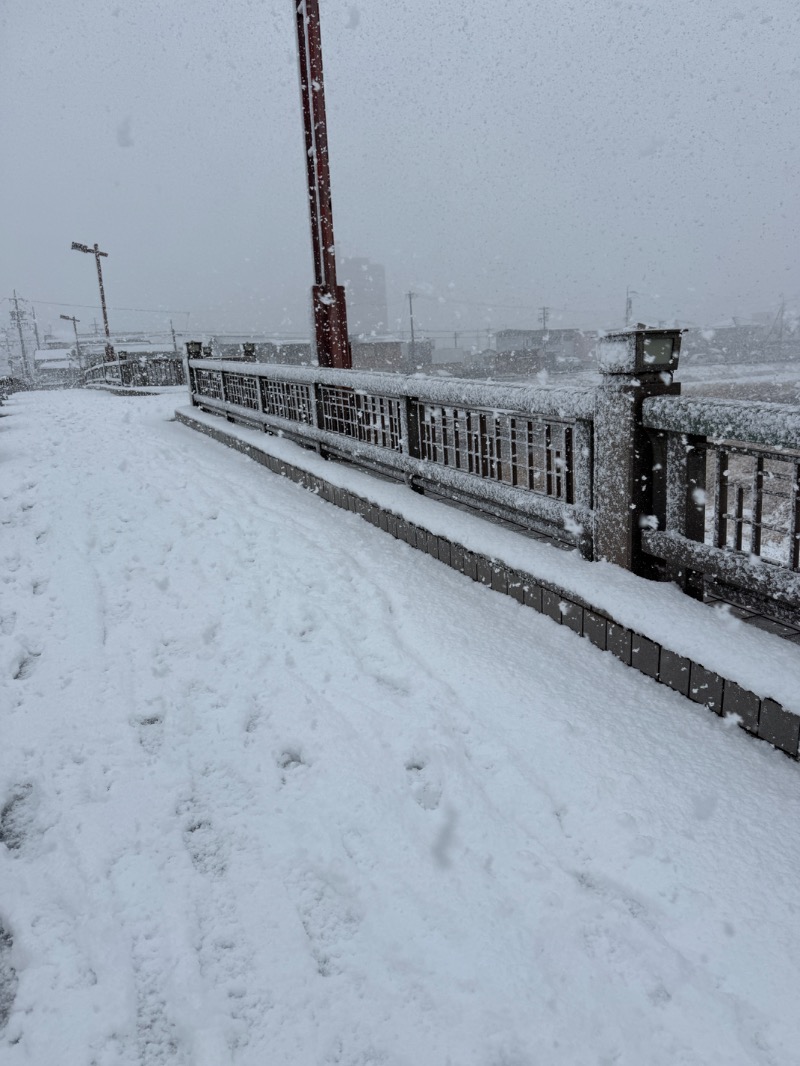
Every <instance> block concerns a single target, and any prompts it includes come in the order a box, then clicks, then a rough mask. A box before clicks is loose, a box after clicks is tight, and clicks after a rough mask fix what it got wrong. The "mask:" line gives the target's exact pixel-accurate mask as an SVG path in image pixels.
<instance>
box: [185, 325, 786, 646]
mask: <svg viewBox="0 0 800 1066" xmlns="http://www.w3.org/2000/svg"><path fill="white" fill-rule="evenodd" d="M644 339H645V341H646V340H647V337H645V338H644ZM198 347H199V346H198ZM643 350H644V354H645V356H646V355H647V350H646V347H645V348H644V349H643ZM669 365H670V367H672V366H673V365H677V356H675V357H674V362H673V363H670V364H669ZM187 366H188V368H189V387H190V391H191V396H192V402H193V403H194V404H196V405H198V406H200V407H201V408H204V409H206V410H208V411H211V412H215V413H218V414H221V415H224V416H225V417H226V418H228V419H229V420H231V421H237V422H243V423H245V424H248V425H251V426H257V427H260V428H263V429H265V430H267V431H270V432H274V433H281V434H283V435H284V436H286V437H288V438H289V439H291V440H294V441H297V442H298V443H300V444H303V445H306V446H311V447H314V448H316V449H317V450H318V451H321V452H322V453H323V454H326V455H329V456H333V457H338V458H341V459H346V460H348V461H349V462H352V463H355V464H358V465H359V466H362V467H367V468H370V469H373V470H376V471H378V472H379V473H382V474H384V475H387V474H388V475H389V476H392V477H400V478H404V479H405V480H406V482H407V483H409V484H410V485H411V486H412V487H413V488H416V489H418V490H420V491H424V492H426V493H429V494H433V495H437V496H439V497H442V498H445V499H449V500H452V501H455V502H457V503H459V504H462V505H465V506H468V507H470V508H472V509H474V510H477V511H481V512H485V513H487V514H490V515H493V516H495V517H497V518H500V519H503V520H505V521H508V522H511V523H513V524H514V525H516V526H517V527H524V528H526V529H527V530H529V531H531V532H532V533H534V534H537V535H541V536H546V537H549V538H551V539H552V540H554V541H556V542H557V543H559V544H561V545H563V546H567V547H577V548H578V549H579V550H580V551H581V553H582V554H583V555H584V556H585V557H586V558H588V559H606V560H609V561H611V562H615V563H617V564H618V565H620V566H623V567H625V568H626V569H629V570H632V571H633V572H634V573H637V574H640V575H642V576H646V577H651V578H656V579H671V580H674V581H676V582H677V583H678V584H679V585H680V586H681V587H682V588H683V589H684V591H686V592H687V593H689V594H690V595H693V596H696V597H700V598H702V597H703V596H705V595H706V594H708V593H712V594H714V595H717V596H720V597H722V598H724V599H727V600H730V601H732V602H735V603H739V604H741V605H742V606H745V607H749V608H752V609H754V610H757V611H760V612H763V613H765V614H768V615H771V616H773V617H778V618H782V619H784V620H786V621H789V622H792V623H794V624H795V625H800V408H797V407H793V406H790V405H783V404H759V403H746V402H727V401H713V400H706V399H703V400H699V399H697V400H692V399H687V398H684V397H681V396H680V386H679V385H677V384H673V383H672V381H671V375H670V374H668V373H664V372H657V371H650V370H649V368H648V367H647V365H646V358H645V365H644V368H643V369H642V367H641V366H640V367H639V368H638V369H635V368H634V369H633V370H632V371H631V372H630V373H628V372H627V371H626V370H625V369H624V366H623V364H621V363H620V364H618V365H615V364H614V363H613V362H612V363H611V365H610V369H609V370H607V371H606V377H605V378H604V381H603V384H601V385H599V386H597V387H589V388H569V387H566V386H559V387H537V386H529V385H514V384H491V383H487V382H475V381H471V380H470V381H461V380H456V379H436V378H426V377H423V376H416V375H412V376H402V375H394V374H381V373H371V372H360V371H352V370H327V369H321V368H317V367H295V366H277V365H272V364H253V363H249V362H248V363H245V362H242V363H236V362H229V361H227V360H224V361H223V360H214V359H210V358H191V359H190V360H187ZM621 366H623V369H622V371H621V370H620V367H621Z"/></svg>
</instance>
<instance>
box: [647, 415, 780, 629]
mask: <svg viewBox="0 0 800 1066" xmlns="http://www.w3.org/2000/svg"><path fill="white" fill-rule="evenodd" d="M643 422H644V425H645V427H647V428H648V429H649V430H650V431H651V432H653V433H656V434H657V435H658V436H660V437H661V438H662V439H664V441H665V445H666V447H665V449H664V451H665V457H666V464H665V466H666V470H665V484H666V500H665V508H664V516H663V523H662V525H661V528H659V529H654V530H650V531H645V532H644V533H643V536H642V541H643V546H644V549H645V551H647V552H649V553H651V554H652V555H654V556H657V557H659V558H660V559H663V560H664V561H665V563H666V565H667V569H668V572H669V575H670V576H671V577H673V578H674V579H675V580H677V581H678V582H679V583H680V584H681V585H682V587H684V588H685V589H686V591H688V592H691V593H693V594H694V595H700V594H701V592H702V591H703V590H705V591H711V592H713V593H716V594H718V595H720V596H722V597H723V598H725V599H730V600H733V601H734V602H738V603H741V604H742V606H745V607H750V608H753V609H757V610H760V611H763V612H764V613H766V614H771V615H773V616H778V617H783V618H785V619H786V620H787V621H790V622H797V621H798V619H799V618H800V409H798V408H797V407H794V406H791V405H788V404H771V403H751V402H746V401H738V402H734V401H722V400H707V399H703V400H700V399H697V400H691V399H685V398H657V399H649V400H645V402H644V404H643Z"/></svg>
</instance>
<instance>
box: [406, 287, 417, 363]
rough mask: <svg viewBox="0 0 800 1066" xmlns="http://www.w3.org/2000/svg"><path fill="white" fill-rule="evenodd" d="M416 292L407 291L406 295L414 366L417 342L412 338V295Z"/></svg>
mask: <svg viewBox="0 0 800 1066" xmlns="http://www.w3.org/2000/svg"><path fill="white" fill-rule="evenodd" d="M416 295H417V294H416V293H415V292H407V293H406V296H407V297H408V317H409V319H410V321H411V366H412V367H413V368H416V365H417V344H416V341H415V339H414V297H415V296H416Z"/></svg>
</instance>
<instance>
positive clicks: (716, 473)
mask: <svg viewBox="0 0 800 1066" xmlns="http://www.w3.org/2000/svg"><path fill="white" fill-rule="evenodd" d="M709 460H710V461H709V463H708V467H707V471H708V472H707V487H706V493H707V503H708V504H709V506H708V510H707V512H706V513H707V516H708V517H707V524H706V543H710V544H713V545H714V546H715V547H717V548H722V549H727V550H728V551H734V552H746V553H747V554H748V555H750V556H757V557H760V558H763V559H766V560H768V561H769V562H773V563H778V564H780V565H783V566H787V567H789V568H790V569H792V570H798V569H800V455H786V454H781V453H776V452H770V451H767V450H763V451H762V450H760V449H759V450H755V449H753V448H752V447H744V446H737V445H733V444H731V445H714V446H709Z"/></svg>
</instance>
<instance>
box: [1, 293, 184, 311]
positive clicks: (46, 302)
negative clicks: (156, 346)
mask: <svg viewBox="0 0 800 1066" xmlns="http://www.w3.org/2000/svg"><path fill="white" fill-rule="evenodd" d="M0 299H2V300H9V301H10V300H11V297H10V296H3V297H0ZM25 303H29V304H41V305H42V306H43V307H81V308H84V309H88V310H90V311H98V310H101V307H100V304H76V303H73V302H72V301H70V302H69V303H58V302H57V301H55V300H31V299H27V300H25ZM108 310H109V311H140V312H142V314H150V315H190V314H191V313H192V312H191V311H175V310H170V308H168V307H109V308H108ZM196 313H197V312H195V314H196Z"/></svg>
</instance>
